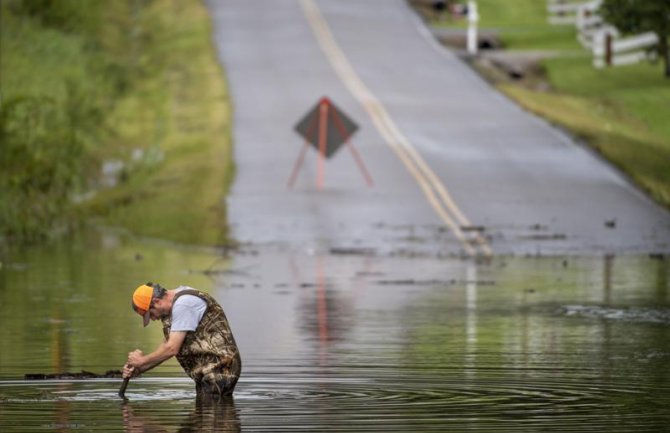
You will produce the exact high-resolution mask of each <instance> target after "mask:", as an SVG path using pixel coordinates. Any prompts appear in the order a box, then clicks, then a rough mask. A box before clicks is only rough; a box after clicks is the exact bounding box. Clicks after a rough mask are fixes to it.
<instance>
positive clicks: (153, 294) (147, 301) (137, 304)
mask: <svg viewBox="0 0 670 433" xmlns="http://www.w3.org/2000/svg"><path fill="white" fill-rule="evenodd" d="M164 296H165V289H164V288H162V287H161V286H160V285H159V284H155V283H146V284H142V285H141V286H139V287H138V288H137V289H135V292H134V293H133V301H132V306H133V310H135V312H136V313H137V314H139V315H140V316H142V319H143V324H144V326H147V325H148V324H149V321H150V320H151V312H150V310H151V307H152V306H153V301H154V298H157V299H160V298H162V297H164Z"/></svg>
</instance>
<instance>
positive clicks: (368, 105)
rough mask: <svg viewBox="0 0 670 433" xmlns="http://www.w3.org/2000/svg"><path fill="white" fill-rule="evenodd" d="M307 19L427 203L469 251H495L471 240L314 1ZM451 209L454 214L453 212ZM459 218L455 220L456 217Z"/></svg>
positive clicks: (306, 7) (306, 1)
mask: <svg viewBox="0 0 670 433" xmlns="http://www.w3.org/2000/svg"><path fill="white" fill-rule="evenodd" d="M300 4H301V6H302V8H303V11H304V13H305V16H306V18H307V21H308V22H309V24H310V26H311V27H312V30H313V31H314V34H315V35H316V39H317V42H318V43H319V46H320V47H321V49H322V50H323V52H324V54H325V55H326V57H327V58H328V60H329V61H330V63H331V65H332V66H333V68H334V69H335V72H336V73H337V75H338V76H339V77H340V80H342V82H343V83H344V85H345V86H346V87H347V88H348V89H349V91H350V92H351V93H352V94H353V96H354V97H355V98H356V99H357V100H358V101H359V102H360V103H361V105H362V106H363V108H364V109H365V111H366V112H367V113H368V115H369V116H370V118H371V119H372V123H373V124H374V125H375V127H376V128H377V130H378V131H379V133H380V135H381V136H382V137H383V138H384V141H385V142H386V143H387V144H388V146H389V147H390V148H391V149H392V150H393V151H394V153H395V154H396V155H397V156H398V158H399V159H400V161H401V162H402V163H403V164H404V165H405V167H406V168H407V170H408V171H409V173H410V174H411V175H412V176H413V177H414V179H415V180H416V181H417V183H418V184H419V186H420V188H421V190H422V191H423V193H424V195H425V196H426V198H427V199H428V202H429V203H430V205H431V206H432V207H433V209H434V210H435V212H436V213H437V215H438V216H439V217H440V218H441V219H442V221H443V222H444V223H445V224H446V225H447V226H448V227H449V228H450V229H451V231H452V232H453V233H454V235H455V236H456V238H457V239H458V240H459V241H460V242H461V243H462V244H463V247H464V249H465V251H466V253H467V254H469V255H476V251H475V248H473V245H472V244H471V242H472V241H474V243H475V244H476V245H479V248H480V249H481V251H482V253H483V254H484V255H486V256H490V255H491V254H492V251H491V248H490V247H489V245H488V242H487V241H486V239H484V237H483V236H482V235H481V233H476V235H475V237H474V240H472V241H471V240H470V239H468V237H467V236H466V235H465V233H464V232H463V230H462V229H461V227H464V226H467V227H470V226H472V224H471V223H470V221H469V220H468V219H467V217H466V216H465V215H464V214H463V212H461V210H460V209H459V208H458V206H457V205H456V203H455V202H454V200H453V199H452V197H451V195H450V194H449V192H448V190H447V188H446V187H445V186H444V184H443V183H442V182H441V181H440V179H439V178H438V177H437V175H435V173H434V172H433V170H432V169H431V168H430V167H429V166H428V164H426V162H425V161H424V159H423V158H422V157H421V155H420V154H419V153H418V152H417V151H416V149H415V148H414V146H412V144H411V143H410V141H409V140H408V139H407V138H406V137H405V136H404V135H403V134H402V133H401V132H400V130H399V129H398V127H397V126H396V124H395V122H393V120H392V119H391V116H390V115H389V114H388V112H387V111H386V109H385V108H384V106H383V105H382V104H381V102H380V101H379V100H378V99H377V98H376V97H375V96H374V95H373V94H372V92H371V91H370V90H369V89H368V88H367V86H366V85H365V84H364V83H363V81H362V80H361V79H360V78H359V77H358V74H356V72H355V71H354V69H353V67H352V66H351V63H350V62H349V60H348V59H347V58H346V56H345V55H344V53H343V52H342V50H341V49H340V47H339V46H338V45H337V42H336V41H335V38H334V37H333V35H332V33H331V31H330V28H329V27H328V24H327V23H326V21H325V19H324V18H323V16H322V15H321V12H320V11H319V9H318V7H317V6H316V4H315V3H314V1H313V0H300ZM449 211H451V214H450V212H449ZM452 215H453V217H452ZM454 219H455V220H456V221H455V220H454Z"/></svg>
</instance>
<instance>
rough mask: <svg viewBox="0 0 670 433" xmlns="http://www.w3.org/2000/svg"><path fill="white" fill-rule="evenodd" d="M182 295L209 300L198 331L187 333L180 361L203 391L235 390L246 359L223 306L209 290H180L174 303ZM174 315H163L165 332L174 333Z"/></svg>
mask: <svg viewBox="0 0 670 433" xmlns="http://www.w3.org/2000/svg"><path fill="white" fill-rule="evenodd" d="M182 295H194V296H197V297H199V298H200V299H202V300H203V301H205V302H206V303H207V310H206V311H205V314H204V315H203V316H202V319H201V320H200V323H199V324H198V327H197V328H196V330H195V331H189V332H187V333H186V337H185V338H184V342H183V344H182V346H181V349H180V350H179V353H178V354H177V361H179V364H180V365H181V366H182V368H183V369H184V371H185V372H186V374H188V375H189V376H190V377H191V379H193V380H194V381H195V386H196V391H197V393H198V394H199V395H200V394H219V395H225V394H232V392H233V390H234V389H235V385H236V384H237V379H239V377H240V372H241V370H242V359H241V358H240V352H239V351H238V350H237V345H236V344H235V339H234V338H233V333H232V332H231V331H230V326H229V325H228V319H226V315H225V313H224V312H223V308H221V306H220V305H219V303H218V302H216V300H215V299H214V298H212V297H211V296H210V295H208V294H207V293H203V292H200V291H198V290H193V289H185V290H181V291H179V292H177V293H176V294H175V296H174V299H173V300H172V305H174V303H175V302H176V301H177V299H178V298H179V297H180V296H182ZM171 325H172V316H170V317H167V318H165V319H163V335H164V336H165V339H166V340H167V339H168V337H169V335H170V326H171Z"/></svg>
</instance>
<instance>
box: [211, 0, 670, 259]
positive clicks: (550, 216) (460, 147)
mask: <svg viewBox="0 0 670 433" xmlns="http://www.w3.org/2000/svg"><path fill="white" fill-rule="evenodd" d="M208 6H209V8H210V10H211V12H212V16H213V21H214V40H215V43H216V46H217V48H218V51H219V55H220V59H221V62H222V64H223V66H224V69H225V72H226V74H227V79H228V81H229V84H230V91H231V95H232V100H233V105H234V110H235V113H234V130H233V139H234V148H235V151H234V152H235V162H236V167H237V172H236V179H235V182H234V185H233V189H232V194H231V196H230V197H229V199H228V213H229V221H230V223H231V228H232V234H233V236H234V237H235V238H237V239H238V240H239V241H241V242H243V243H248V244H253V245H256V246H258V245H264V246H274V247H278V248H283V249H301V250H304V249H307V250H314V251H324V250H326V251H334V252H352V253H355V252H374V253H376V254H433V255H434V254H437V255H441V254H446V255H449V254H465V255H475V254H489V253H493V254H509V253H512V254H603V253H608V254H609V253H612V254H620V253H650V252H668V251H670V214H669V213H668V212H667V211H665V210H663V209H661V208H660V207H658V206H657V205H655V204H654V203H652V202H651V201H650V200H649V199H648V198H647V197H645V196H644V195H643V194H642V193H640V192H639V191H638V190H637V189H636V188H635V187H633V186H631V184H630V183H629V182H628V181H627V180H626V179H625V178H624V177H622V176H621V175H620V174H619V173H618V172H617V171H616V170H614V169H613V168H612V167H610V166H609V165H607V164H606V163H604V162H603V161H602V160H600V159H599V158H598V157H597V156H596V155H594V154H592V153H591V152H590V151H589V150H587V149H585V148H584V147H582V146H581V145H579V144H576V143H575V142H573V140H572V139H571V138H570V137H569V136H568V135H567V134H565V133H563V132H561V131H559V130H557V129H556V128H554V127H552V126H550V125H548V124H547V123H546V122H544V121H543V120H541V119H538V118H537V117H535V116H533V115H531V114H529V113H527V112H525V111H523V110H522V109H521V108H519V107H518V106H517V105H515V104H514V103H513V102H511V101H510V100H508V99H506V98H505V97H504V96H502V95H501V94H499V93H498V92H497V91H496V90H495V89H493V88H492V87H491V86H490V85H489V84H487V83H486V82H485V81H483V80H482V79H481V78H480V77H479V76H478V75H476V74H475V73H474V72H473V71H472V70H470V69H469V67H467V66H466V65H465V64H464V63H463V62H462V61H461V60H460V59H459V58H457V56H456V55H455V54H454V53H452V52H450V51H448V50H447V49H444V48H442V47H440V46H439V45H438V44H437V43H436V42H435V41H434V40H433V39H432V38H431V36H430V35H429V33H428V31H427V29H426V28H425V27H424V26H423V24H422V23H421V22H420V20H419V19H418V17H417V16H416V15H415V13H414V12H413V11H412V10H411V9H410V8H409V6H407V5H406V3H405V2H404V1H403V0H366V1H360V0H319V1H314V0H274V1H267V0H226V1H219V0H208ZM323 96H327V97H329V98H330V99H331V100H332V101H333V102H334V103H335V104H336V105H337V106H338V107H340V109H342V111H344V112H345V113H346V114H347V115H348V116H349V117H351V118H352V119H353V120H354V121H355V122H356V123H357V124H358V125H359V127H360V129H359V130H358V131H357V132H356V133H355V134H354V135H353V137H352V139H351V145H352V146H353V148H354V149H355V150H357V151H358V153H359V154H360V157H361V159H362V161H363V162H364V164H365V166H366V168H367V170H368V171H369V173H370V175H371V177H372V179H373V181H374V185H373V186H371V187H370V186H368V185H367V184H366V181H365V178H364V176H363V174H362V172H361V169H360V167H359V166H358V165H357V164H356V160H355V158H354V154H353V152H352V151H351V150H350V148H349V147H347V146H343V148H341V149H340V150H339V152H338V153H337V154H335V156H334V157H333V158H331V159H330V160H328V161H327V162H326V164H325V166H324V169H323V176H324V177H323V187H322V188H319V187H318V179H317V178H318V176H319V173H320V169H319V162H318V158H317V153H316V152H314V151H313V150H312V149H309V151H308V152H307V153H306V157H305V159H304V161H303V164H302V165H301V166H300V171H299V172H298V175H297V178H296V182H295V184H294V186H293V188H288V186H287V182H288V180H289V177H290V175H291V173H292V170H293V168H294V166H295V165H296V162H297V161H298V158H299V155H300V152H301V149H302V148H303V140H302V138H301V137H300V136H298V135H297V134H296V132H295V131H294V130H293V127H294V126H295V124H296V123H297V122H298V121H299V120H300V119H301V118H302V117H303V116H304V115H305V113H306V112H307V111H308V110H309V109H310V108H312V107H313V106H314V105H315V104H316V103H317V101H318V100H319V99H320V98H321V97H323Z"/></svg>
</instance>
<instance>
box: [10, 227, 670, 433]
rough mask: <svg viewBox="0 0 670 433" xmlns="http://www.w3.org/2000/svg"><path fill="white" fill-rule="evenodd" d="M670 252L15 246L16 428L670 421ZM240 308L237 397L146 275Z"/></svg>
mask: <svg viewBox="0 0 670 433" xmlns="http://www.w3.org/2000/svg"><path fill="white" fill-rule="evenodd" d="M669 275H670V262H669V261H668V259H667V258H662V257H661V258H658V257H655V258H654V257H648V256H616V257H602V256H598V257H552V258H546V257H545V258H541V257H498V258H495V259H493V260H492V261H491V262H489V263H477V262H475V261H473V260H465V259H460V258H455V257H454V258H435V257H404V256H374V255H356V254H332V253H331V254H320V253H318V252H309V251H306V252H301V253H295V252H287V251H279V250H267V251H260V250H247V251H241V252H238V253H235V254H232V255H230V256H228V257H226V256H225V255H224V254H222V253H221V252H220V251H216V250H213V249H196V248H186V247H177V246H174V245H171V244H167V243H165V244H164V243H159V242H152V241H141V240H133V239H129V238H126V237H124V236H122V235H119V234H115V233H104V234H98V233H91V234H88V235H86V236H81V237H80V238H77V239H72V240H69V241H67V242H66V241H63V242H60V243H58V244H55V245H50V246H44V247H41V248H33V249H28V250H21V251H9V252H7V254H6V255H5V257H4V259H3V261H2V266H1V268H0V431H3V432H19V431H21V432H23V431H197V430H202V431H225V432H237V431H240V432H242V431H356V432H359V431H540V430H542V431H561V432H566V431H610V432H617V431H621V432H623V431H664V430H665V431H667V430H668V425H670V411H668V407H670V294H669V285H670V284H669ZM146 281H155V282H160V283H161V284H162V285H164V286H168V287H174V286H177V285H181V284H188V285H191V286H193V287H196V288H199V289H202V290H205V291H208V292H210V293H212V294H213V295H214V296H215V297H216V298H217V299H218V300H219V301H220V302H221V304H222V305H223V307H224V309H225V311H226V313H227V315H228V318H229V320H230V323H231V326H232V328H233V332H234V333H235V336H236V339H237V342H238V344H239V346H240V350H241V352H242V358H243V375H242V378H241V380H240V382H239V383H238V387H237V390H236V392H235V396H234V400H232V401H231V400H227V401H223V402H201V401H196V399H195V392H194V390H193V384H192V383H191V381H190V380H189V379H188V378H186V377H185V375H184V374H183V372H182V371H181V369H180V368H179V366H178V365H177V364H176V363H175V362H174V361H170V362H168V363H166V364H164V365H163V366H161V367H158V368H157V369H155V370H153V371H152V372H150V373H147V374H145V375H144V377H142V378H139V379H136V380H132V381H131V382H130V385H129V387H128V391H127V393H126V395H127V397H128V398H129V400H128V402H126V403H122V402H121V401H120V400H119V398H118V396H117V392H118V389H119V386H120V380H119V379H95V380H79V381H77V380H51V381H25V380H23V376H24V374H26V373H37V372H40V373H56V372H66V371H68V372H77V371H80V370H87V371H92V372H96V373H104V372H105V371H106V370H109V369H118V368H120V367H121V365H122V364H123V362H124V360H125V357H126V354H127V352H128V351H130V350H132V349H135V348H141V349H143V350H145V351H148V350H151V349H153V348H154V347H155V346H157V345H158V343H159V342H160V339H161V330H160V326H159V323H152V325H151V326H149V327H148V328H145V329H143V328H142V326H141V323H140V318H139V317H138V316H136V315H135V314H134V313H133V312H132V310H131V308H130V294H131V293H132V290H133V289H134V288H135V287H136V286H137V285H138V284H140V283H144V282H146Z"/></svg>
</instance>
